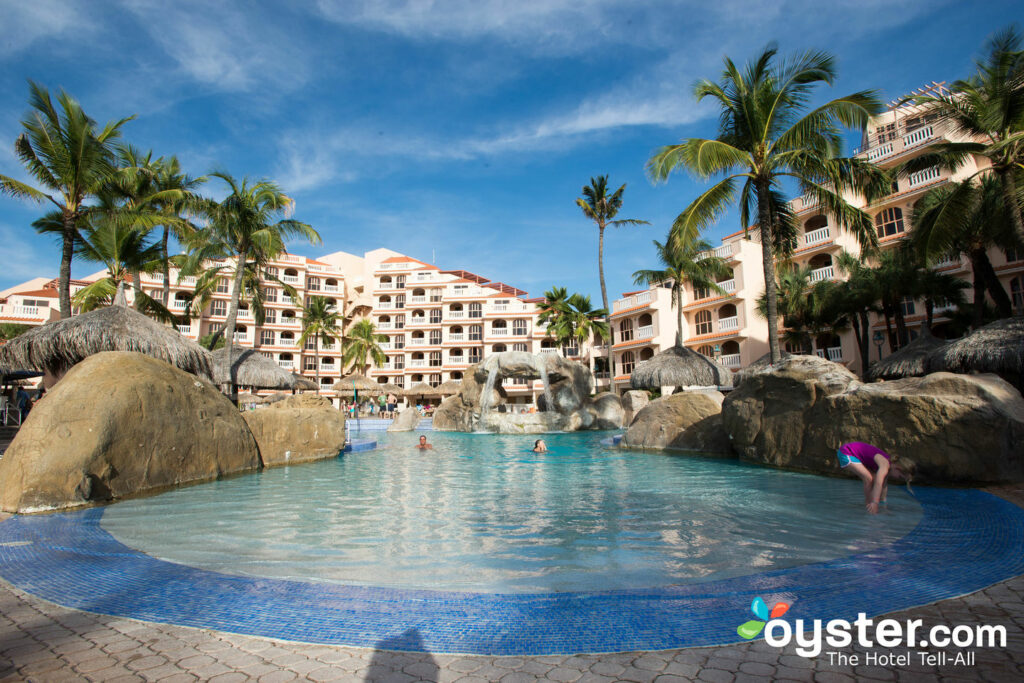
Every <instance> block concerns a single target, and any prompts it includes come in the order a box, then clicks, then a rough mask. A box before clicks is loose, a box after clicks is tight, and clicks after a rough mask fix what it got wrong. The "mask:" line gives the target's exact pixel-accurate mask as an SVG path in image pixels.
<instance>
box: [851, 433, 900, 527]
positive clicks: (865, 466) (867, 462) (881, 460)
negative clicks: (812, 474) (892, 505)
mask: <svg viewBox="0 0 1024 683" xmlns="http://www.w3.org/2000/svg"><path fill="white" fill-rule="evenodd" d="M836 456H837V457H838V458H839V467H840V468H842V469H844V470H847V471H849V472H852V473H853V474H855V475H857V476H858V477H860V479H861V481H863V482H864V505H865V507H866V508H867V510H868V512H870V513H871V514H873V515H874V514H878V506H879V505H885V501H886V494H887V493H888V492H889V484H888V482H887V481H886V480H887V478H888V477H893V478H894V479H897V480H902V481H905V482H906V484H907V490H910V480H911V479H912V478H913V475H914V470H915V469H916V468H915V467H914V463H912V462H911V461H909V460H907V459H906V458H903V459H899V460H898V462H897V461H896V458H895V457H894V456H890V455H889V454H888V453H886V452H885V451H883V450H882V449H881V448H879V447H878V446H872V445H871V444H869V443H864V442H863V441H850V442H849V443H844V444H842V445H841V446H839V449H838V450H837V451H836Z"/></svg>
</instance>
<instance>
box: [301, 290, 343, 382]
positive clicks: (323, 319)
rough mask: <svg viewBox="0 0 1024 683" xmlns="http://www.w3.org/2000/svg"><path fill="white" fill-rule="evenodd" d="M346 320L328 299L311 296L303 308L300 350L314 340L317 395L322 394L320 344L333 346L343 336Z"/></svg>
mask: <svg viewBox="0 0 1024 683" xmlns="http://www.w3.org/2000/svg"><path fill="white" fill-rule="evenodd" d="M343 324H344V318H343V317H342V315H341V313H339V312H338V311H337V309H336V308H335V306H334V304H333V303H331V302H330V301H329V300H328V299H327V298H326V297H322V296H311V297H309V298H308V299H307V300H306V303H305V305H303V307H302V334H301V335H299V342H298V343H299V348H305V346H306V340H307V339H312V340H313V358H314V363H315V366H314V369H315V372H316V393H317V394H318V395H319V394H320V344H321V342H322V343H324V344H333V343H334V341H335V340H336V339H340V338H341V336H342V326H343Z"/></svg>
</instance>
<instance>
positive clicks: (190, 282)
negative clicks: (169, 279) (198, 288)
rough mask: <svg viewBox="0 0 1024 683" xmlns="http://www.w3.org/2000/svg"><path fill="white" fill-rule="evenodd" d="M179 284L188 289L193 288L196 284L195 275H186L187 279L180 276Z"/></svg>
mask: <svg viewBox="0 0 1024 683" xmlns="http://www.w3.org/2000/svg"><path fill="white" fill-rule="evenodd" d="M178 284H179V285H184V286H186V287H193V286H195V284H196V276H195V275H186V276H185V277H181V276H180V275H179V276H178Z"/></svg>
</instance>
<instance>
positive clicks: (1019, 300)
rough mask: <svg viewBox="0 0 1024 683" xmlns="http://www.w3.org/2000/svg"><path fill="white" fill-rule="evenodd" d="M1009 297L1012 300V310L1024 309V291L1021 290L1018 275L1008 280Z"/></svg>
mask: <svg viewBox="0 0 1024 683" xmlns="http://www.w3.org/2000/svg"><path fill="white" fill-rule="evenodd" d="M1010 298H1011V299H1012V300H1013V310H1015V311H1018V312H1020V311H1022V310H1024V292H1022V291H1021V282H1020V278H1019V277H1015V278H1013V279H1012V280H1010Z"/></svg>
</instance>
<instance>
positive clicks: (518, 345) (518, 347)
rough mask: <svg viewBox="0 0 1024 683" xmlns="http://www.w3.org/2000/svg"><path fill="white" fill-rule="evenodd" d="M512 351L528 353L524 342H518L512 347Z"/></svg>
mask: <svg viewBox="0 0 1024 683" xmlns="http://www.w3.org/2000/svg"><path fill="white" fill-rule="evenodd" d="M512 350H513V351H526V350H527V348H526V344H523V343H522V342H517V343H515V344H513V345H512Z"/></svg>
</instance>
